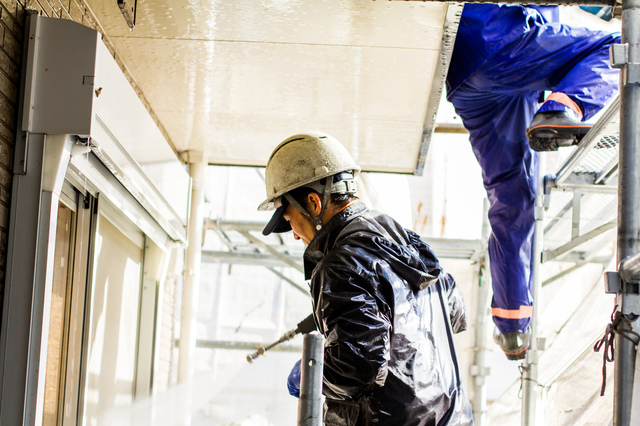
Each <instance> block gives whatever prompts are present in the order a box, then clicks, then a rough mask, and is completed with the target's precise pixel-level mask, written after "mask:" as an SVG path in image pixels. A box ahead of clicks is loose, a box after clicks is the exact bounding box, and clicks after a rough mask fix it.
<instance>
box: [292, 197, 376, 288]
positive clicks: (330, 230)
mask: <svg viewBox="0 0 640 426" xmlns="http://www.w3.org/2000/svg"><path fill="white" fill-rule="evenodd" d="M367 210H368V208H367V206H366V205H365V204H364V203H363V202H362V201H357V202H355V203H353V204H351V205H350V206H349V207H347V208H345V209H344V210H342V211H340V212H338V213H336V214H335V215H334V216H333V217H332V218H331V219H329V221H328V222H327V223H326V224H325V225H324V226H323V227H322V229H321V230H320V231H318V233H317V234H316V236H315V237H314V238H313V240H311V242H310V243H309V245H308V246H307V249H306V250H305V252H304V276H305V279H306V280H308V279H310V278H311V273H312V272H313V270H314V268H315V267H316V265H317V264H318V263H320V261H321V260H322V258H323V257H324V255H325V254H327V253H328V252H329V251H330V250H331V249H332V248H333V246H334V244H335V242H336V240H337V238H338V235H340V232H341V231H342V229H343V228H344V227H345V226H346V225H347V224H348V223H349V222H351V221H352V220H353V219H355V218H356V217H358V216H360V215H362V214H363V213H365V212H366V211H367Z"/></svg>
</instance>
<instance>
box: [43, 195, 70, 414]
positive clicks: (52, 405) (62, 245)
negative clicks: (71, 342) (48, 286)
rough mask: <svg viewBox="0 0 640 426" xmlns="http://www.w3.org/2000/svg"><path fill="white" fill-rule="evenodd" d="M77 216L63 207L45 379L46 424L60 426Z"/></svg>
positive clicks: (54, 276)
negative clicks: (68, 307) (66, 321)
mask: <svg viewBox="0 0 640 426" xmlns="http://www.w3.org/2000/svg"><path fill="white" fill-rule="evenodd" d="M72 220H73V212H72V211H71V210H70V209H69V208H67V207H65V206H63V205H60V206H59V207H58V224H57V228H56V229H57V230H56V243H55V244H56V246H55V255H54V261H53V262H54V267H53V286H52V290H51V314H50V315H51V316H50V318H49V342H48V343H47V372H46V377H45V393H44V412H43V417H42V424H43V425H44V426H55V425H57V424H58V409H59V408H60V402H59V397H60V389H61V388H62V383H61V382H62V377H64V371H63V367H62V365H63V363H64V360H63V356H64V350H63V344H64V330H65V327H64V324H65V313H66V312H67V309H66V306H67V287H68V286H67V284H68V282H69V276H68V274H69V257H70V251H69V248H70V245H71V244H70V243H71V231H72V229H71V225H72Z"/></svg>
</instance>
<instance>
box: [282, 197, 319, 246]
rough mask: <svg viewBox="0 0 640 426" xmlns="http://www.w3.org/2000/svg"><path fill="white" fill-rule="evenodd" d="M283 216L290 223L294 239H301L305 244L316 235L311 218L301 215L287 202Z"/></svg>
mask: <svg viewBox="0 0 640 426" xmlns="http://www.w3.org/2000/svg"><path fill="white" fill-rule="evenodd" d="M283 217H284V218H285V219H286V220H287V221H288V222H289V224H290V225H291V229H292V230H293V238H295V239H296V240H302V242H303V243H305V245H309V243H310V242H311V240H313V238H314V237H315V236H316V234H317V231H316V228H315V226H314V225H313V222H312V221H311V219H309V218H308V217H306V216H305V215H303V214H302V213H300V212H299V211H298V209H296V208H295V207H293V206H292V205H291V204H289V207H287V209H286V210H285V211H284V215H283Z"/></svg>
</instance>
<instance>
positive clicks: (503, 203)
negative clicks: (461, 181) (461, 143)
mask: <svg viewBox="0 0 640 426" xmlns="http://www.w3.org/2000/svg"><path fill="white" fill-rule="evenodd" d="M558 20H559V10H558V8H557V7H534V6H521V5H495V4H466V5H465V6H464V9H463V13H462V16H461V19H460V25H459V28H458V34H457V38H456V42H455V46H454V50H453V54H452V58H451V64H450V67H449V73H448V76H447V98H448V100H449V101H451V102H452V103H453V105H454V107H455V109H456V112H457V114H458V115H459V116H460V117H461V118H462V121H463V124H464V126H465V127H466V128H467V129H468V130H469V133H470V141H471V145H472V148H473V152H474V154H475V156H476V158H477V159H478V162H479V163H480V166H481V168H482V178H483V182H484V186H485V188H486V190H487V194H488V197H489V201H490V209H489V221H490V223H491V227H492V235H491V237H490V240H489V257H490V261H491V277H492V281H493V300H492V303H491V307H492V315H493V320H494V323H495V325H496V331H495V333H494V340H495V341H496V343H498V345H499V346H500V347H501V348H502V350H503V351H504V352H505V354H506V356H507V358H509V359H512V360H515V359H522V358H524V356H525V352H526V349H527V348H528V347H529V340H530V335H531V331H530V330H531V329H530V326H529V323H530V320H531V313H532V302H533V301H532V298H531V283H532V276H531V265H532V255H533V253H532V248H533V247H532V246H533V229H534V197H535V191H536V181H537V171H538V153H537V152H535V151H553V150H557V149H558V147H559V146H571V145H574V144H576V143H577V142H578V141H579V140H580V138H581V137H582V136H584V134H585V133H586V132H587V131H588V130H589V127H590V126H588V125H586V124H585V123H584V121H585V120H587V119H589V118H590V117H592V116H593V115H594V114H596V113H597V112H598V111H599V110H600V109H601V108H602V107H603V106H604V105H605V103H606V102H607V101H608V100H609V99H611V98H612V97H613V95H614V94H615V93H616V91H617V89H618V72H617V70H613V69H611V68H610V67H609V46H611V45H612V44H615V43H619V39H620V36H619V34H618V33H614V34H610V33H606V32H599V31H591V30H588V29H584V28H572V27H568V26H566V25H563V24H560V23H559V22H558ZM544 92H551V94H550V95H549V96H548V97H547V98H546V100H545V101H544V102H543V103H542V105H540V100H541V95H543V94H544ZM530 148H531V149H530Z"/></svg>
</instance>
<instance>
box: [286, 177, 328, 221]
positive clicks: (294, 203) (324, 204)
mask: <svg viewBox="0 0 640 426" xmlns="http://www.w3.org/2000/svg"><path fill="white" fill-rule="evenodd" d="M331 185H332V181H331V178H328V179H327V183H326V184H325V186H324V191H323V192H324V194H323V195H322V207H321V208H320V214H319V215H318V217H312V216H311V215H310V214H309V212H308V211H307V210H306V209H305V208H304V207H302V205H301V204H300V203H299V202H297V201H296V200H295V199H294V198H293V197H292V196H291V194H289V193H288V192H287V193H286V194H284V197H285V198H286V199H287V201H289V204H291V205H292V206H293V207H295V208H296V209H297V210H298V211H299V212H300V213H302V214H303V215H304V216H306V217H308V218H309V219H311V220H312V221H313V224H314V226H315V228H316V231H320V230H321V229H322V215H323V214H324V211H325V209H326V208H327V204H328V203H329V200H330V199H331Z"/></svg>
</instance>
